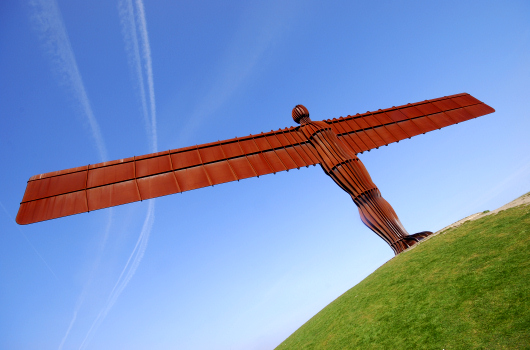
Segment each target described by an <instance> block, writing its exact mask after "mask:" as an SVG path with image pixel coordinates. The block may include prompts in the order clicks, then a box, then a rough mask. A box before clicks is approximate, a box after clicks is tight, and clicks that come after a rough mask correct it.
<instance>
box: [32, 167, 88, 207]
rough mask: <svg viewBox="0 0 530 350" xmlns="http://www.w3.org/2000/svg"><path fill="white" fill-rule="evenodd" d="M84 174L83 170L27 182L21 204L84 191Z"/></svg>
mask: <svg viewBox="0 0 530 350" xmlns="http://www.w3.org/2000/svg"><path fill="white" fill-rule="evenodd" d="M86 173H87V171H86V170H84V171H78V172H72V173H66V174H64V175H58V176H52V177H45V178H42V179H39V180H33V181H29V182H28V185H27V187H26V192H25V193H24V198H23V199H22V202H28V201H32V200H36V199H41V198H45V197H52V196H57V195H59V194H64V193H69V192H74V191H80V190H84V189H85V187H86Z"/></svg>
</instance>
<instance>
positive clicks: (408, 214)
mask: <svg viewBox="0 0 530 350" xmlns="http://www.w3.org/2000/svg"><path fill="white" fill-rule="evenodd" d="M442 3H443V4H442ZM142 8H143V10H142ZM460 92H468V93H471V94H472V95H474V96H475V97H477V98H478V99H480V100H482V101H484V102H486V103H487V104H489V105H491V106H492V107H493V108H495V109H496V110H497V111H496V112H495V113H494V114H491V115H487V116H484V117H480V118H478V119H475V120H472V121H468V122H465V123H462V124H458V125H454V126H451V127H448V128H445V129H442V130H441V131H434V132H431V133H429V134H426V135H422V136H418V137H415V138H413V139H411V140H406V141H403V142H400V143H399V144H394V145H390V146H388V147H383V148H381V149H378V150H374V151H372V152H369V153H365V154H362V155H360V158H361V160H362V161H363V162H364V163H365V165H366V167H367V168H368V170H369V171H370V173H371V175H372V177H373V180H374V182H375V183H376V184H377V185H378V186H379V188H380V190H381V192H382V194H383V196H384V197H385V198H386V199H387V200H388V201H389V202H390V203H391V204H392V205H393V207H394V209H395V210H396V212H397V213H398V215H399V216H400V218H401V221H402V222H403V224H404V225H405V227H406V228H407V229H408V231H409V232H411V233H414V232H417V231H423V230H432V231H435V230H438V229H440V228H442V227H444V226H445V225H447V224H450V223H452V222H454V221H456V220H458V219H461V218H463V217H465V216H467V215H470V214H473V213H475V212H479V211H483V210H486V209H494V208H496V207H498V206H500V205H502V204H504V203H506V202H508V201H510V200H512V199H514V198H516V197H518V196H520V195H522V194H523V193H526V192H528V191H530V137H529V132H528V131H529V130H530V118H529V111H530V99H529V98H528V97H529V96H530V3H529V2H528V1H503V2H500V1H444V2H434V1H432V2H426V1H382V2H378V4H374V2H371V1H365V2H359V1H357V2H353V1H344V2H340V1H331V2H329V1H328V2H316V1H269V2H258V1H230V2H217V1H215V2H214V1H211V2H208V1H206V2H189V1H186V2H182V1H181V2H175V1H148V0H145V2H144V3H141V1H140V3H138V2H134V3H128V2H127V1H126V0H118V1H85V2H80V1H76V2H74V1H59V2H58V3H54V2H52V1H48V0H36V1H33V2H32V1H22V0H21V1H14V0H7V1H2V2H1V4H0V118H1V124H0V125H1V127H0V162H1V163H0V164H2V171H1V172H0V240H1V241H0V348H2V349H118V348H120V349H147V348H156V349H272V348H274V346H276V345H277V344H279V343H280V342H281V341H282V340H283V339H285V338H286V337H287V336H288V335H289V334H291V333H292V332H293V331H294V330H295V329H297V328H298V327H299V326H300V325H301V324H303V323H304V322H305V321H307V320H308V319H309V318H310V317H312V316H313V315H314V314H315V313H316V312H317V311H319V310H320V309H321V308H323V307H324V306H325V305H327V304H328V303H330V302H331V301H332V300H334V299H335V298H336V297H338V296H339V295H341V294H342V293H344V292H345V291H346V290H348V289H349V288H351V287H352V286H354V285H355V284H356V283H358V282H359V281H360V280H362V279H363V278H364V277H365V276H367V275H368V274H370V273H371V272H372V271H374V270H375V269H376V268H377V267H379V266H380V265H382V264H383V263H385V262H386V261H388V259H390V258H391V257H392V256H393V253H392V251H391V249H390V247H388V246H387V245H386V244H385V243H384V242H383V241H382V240H381V239H379V238H378V237H377V236H376V235H375V234H374V233H372V232H371V231H370V230H369V229H367V228H366V227H365V226H364V225H363V224H362V223H361V220H360V219H359V215H358V213H357V208H356V207H355V205H354V204H353V203H352V201H351V199H350V198H349V196H348V195H346V194H345V193H344V192H342V190H340V188H339V187H338V186H336V185H335V184H334V183H333V182H332V181H331V179H329V178H327V176H326V175H325V174H324V173H323V171H322V170H321V169H320V167H318V166H317V167H311V168H309V169H305V168H304V169H301V170H295V171H290V172H288V173H279V174H276V175H267V176H264V177H261V178H259V179H257V178H253V179H248V180H243V181H241V182H236V183H229V184H223V185H220V186H215V187H213V188H204V189H200V190H196V191H191V192H187V193H184V194H178V195H173V196H168V197H163V198H159V199H156V200H151V201H144V202H141V203H134V204H128V205H124V206H120V207H116V208H113V209H111V210H100V211H95V212H91V213H88V214H81V215H76V216H71V217H67V218H62V219H57V220H52V221H48V222H43V223H37V224H32V225H28V226H18V225H16V224H15V221H14V217H15V216H16V213H17V210H18V205H19V202H20V200H21V199H22V195H23V193H24V189H25V186H26V181H27V180H28V178H29V177H30V176H32V175H35V174H40V173H45V172H49V171H55V170H61V169H65V168H71V167H75V166H81V165H86V164H93V163H98V162H101V161H103V160H113V159H119V158H125V157H130V156H133V155H142V154H145V153H150V152H152V151H154V150H167V149H174V148H178V147H184V146H189V145H194V144H201V143H204V142H211V141H217V140H222V139H226V138H232V137H234V136H246V135H248V134H250V133H259V132H261V131H270V130H271V129H277V128H280V127H285V126H291V125H293V121H292V119H291V117H290V113H291V109H292V107H293V106H294V105H296V104H298V103H302V104H305V105H306V106H307V107H308V108H309V110H310V112H311V116H312V118H313V119H314V120H319V119H327V118H333V117H339V116H344V115H347V114H354V113H357V112H365V111H367V110H374V109H379V108H386V107H391V106H393V105H400V104H405V103H408V102H416V101H420V100H424V99H430V98H436V97H441V96H445V95H451V94H456V93H460ZM403 293H404V294H406V293H407V291H406V290H403Z"/></svg>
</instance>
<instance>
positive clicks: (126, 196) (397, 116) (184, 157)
mask: <svg viewBox="0 0 530 350" xmlns="http://www.w3.org/2000/svg"><path fill="white" fill-rule="evenodd" d="M297 107H298V108H295V110H293V118H294V119H295V120H297V121H299V122H301V123H302V126H298V127H291V128H285V129H279V130H277V131H271V132H267V133H261V134H257V135H249V136H246V137H241V138H237V137H236V138H233V139H229V140H224V141H218V142H213V143H208V144H203V145H198V146H191V147H185V148H180V149H174V150H169V151H164V152H158V153H153V154H148V155H144V156H136V157H132V158H126V159H120V160H115V161H110V162H104V163H99V164H94V165H87V166H82V167H77V168H72V169H66V170H62V171H56V172H51V173H46V174H41V175H36V176H32V177H31V178H30V179H29V181H28V185H27V187H26V192H25V194H24V197H23V199H22V203H21V204H20V209H19V212H18V214H17V219H16V221H17V223H19V224H29V223H33V222H38V221H44V220H49V219H54V218H58V217H62V216H68V215H73V214H78V213H83V212H88V211H92V210H97V209H102V208H107V207H112V206H116V205H120V204H125V203H130V202H135V201H140V200H144V199H149V198H155V197H160V196H165V195H168V194H173V193H179V192H185V191H189V190H193V189H197V188H201V187H207V186H213V185H217V184H221V183H224V182H230V181H235V180H237V181H239V180H241V179H246V178H249V177H255V176H258V177H259V176H261V175H266V174H270V173H276V172H280V171H284V170H290V169H295V168H297V169H299V168H301V167H304V166H305V167H307V166H310V165H316V164H321V165H322V167H323V168H324V170H325V171H326V172H327V173H328V174H329V175H330V176H331V177H332V178H333V179H334V180H335V181H336V182H337V184H339V186H341V187H342V188H343V189H344V190H345V191H346V192H348V193H349V194H350V195H351V196H352V198H353V199H354V201H355V203H356V204H357V205H359V203H366V204H363V205H361V206H362V209H360V213H361V218H362V219H363V222H365V223H366V224H367V226H368V227H370V228H371V229H372V230H374V231H375V232H376V233H378V234H379V235H380V236H381V237H382V238H383V239H384V240H385V241H387V242H388V243H389V244H390V245H391V247H392V248H393V249H394V251H395V252H396V253H399V252H400V251H401V250H402V249H404V248H405V247H406V246H409V245H410V244H413V243H412V242H416V241H417V240H418V239H420V238H422V237H424V236H426V235H427V234H428V233H425V232H424V233H418V234H415V235H407V233H406V231H405V230H404V228H403V227H402V225H401V224H400V223H399V219H398V218H397V216H396V215H395V213H394V211H393V210H392V208H391V207H390V205H388V203H387V202H386V201H385V200H384V199H383V198H382V197H381V195H380V193H379V190H377V187H375V185H374V184H373V182H372V181H371V179H370V176H369V175H368V172H367V171H366V169H365V168H364V166H363V165H362V163H361V162H360V161H359V160H358V158H357V157H356V156H355V155H356V154H357V153H363V152H364V151H369V150H371V149H374V148H379V147H380V146H385V145H388V144H390V143H393V142H398V141H400V140H403V139H406V138H411V137H412V136H415V135H418V134H422V133H426V132H428V131H432V130H435V129H440V128H443V127H445V126H448V125H452V124H457V123H459V122H462V121H465V120H469V119H472V118H476V117H479V116H482V115H485V114H488V113H492V112H494V109H493V108H491V107H489V106H488V105H486V104H484V103H482V102H480V101H479V100H477V99H475V98H474V97H472V96H471V95H469V94H466V93H463V94H457V95H452V96H447V97H442V98H437V99H433V100H427V101H423V102H418V103H414V104H408V105H403V106H399V107H392V108H387V109H384V110H378V111H374V112H367V113H363V114H357V115H353V116H347V117H344V118H343V117H341V118H338V119H335V118H334V119H331V120H325V121H322V122H311V121H310V119H309V112H308V111H307V109H306V108H305V107H303V106H297ZM302 107H303V108H302ZM306 124H307V125H306ZM330 140H333V142H334V143H335V144H336V145H340V148H334V149H333V152H338V153H337V154H340V157H343V158H344V159H343V158H340V157H339V158H337V159H341V160H337V159H335V160H331V158H330V156H329V155H326V154H327V153H325V152H323V149H324V148H322V147H323V146H322V145H324V144H325V143H329V142H330ZM333 147H335V146H333ZM333 147H332V148H333ZM328 168H329V170H326V169H328ZM358 179H362V181H361V185H359V186H360V187H358V188H357V187H356V186H358V185H357V182H356V181H359V180H358ZM352 182H353V185H352ZM361 189H362V190H361ZM360 208H361V207H360ZM382 212H384V215H383V216H381V217H379V216H377V215H379V214H377V213H382ZM390 221H391V223H389V222H390ZM385 225H387V226H388V225H390V226H392V227H393V228H394V229H393V230H394V231H392V234H389V233H387V232H386V231H384V230H383V229H382V228H381V227H383V226H385Z"/></svg>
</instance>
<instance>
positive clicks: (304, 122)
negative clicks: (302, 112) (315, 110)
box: [300, 116, 311, 125]
mask: <svg viewBox="0 0 530 350" xmlns="http://www.w3.org/2000/svg"><path fill="white" fill-rule="evenodd" d="M309 122H311V118H309V116H307V117H302V119H300V125H304V124H307V123H309Z"/></svg>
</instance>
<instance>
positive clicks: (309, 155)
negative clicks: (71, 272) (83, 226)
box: [16, 128, 319, 225]
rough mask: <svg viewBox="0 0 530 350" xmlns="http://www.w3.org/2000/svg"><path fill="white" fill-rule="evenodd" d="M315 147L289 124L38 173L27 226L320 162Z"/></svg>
mask: <svg viewBox="0 0 530 350" xmlns="http://www.w3.org/2000/svg"><path fill="white" fill-rule="evenodd" d="M318 162H319V161H318V158H317V156H316V152H315V150H314V148H313V146H312V145H311V144H310V143H309V142H308V141H307V140H306V139H305V138H304V137H303V136H302V134H300V133H298V132H296V129H295V128H285V129H283V130H282V129H280V130H277V131H271V132H268V133H261V134H257V135H250V136H246V137H241V138H237V137H236V138H233V139H229V140H224V141H218V142H212V143H207V144H202V145H197V146H191V147H185V148H179V149H174V150H169V151H165V152H158V153H152V154H147V155H144V156H139V157H131V158H125V159H119V160H115V161H110V162H104V163H99V164H92V165H86V166H82V167H77V168H72V169H66V170H61V171H55V172H51V173H46V174H40V175H35V176H32V177H31V178H30V179H29V181H28V184H27V186H26V192H25V193H24V197H23V198H22V203H21V204H20V208H19V211H18V214H17V218H16V221H17V223H19V224H21V225H25V224H31V223H34V222H38V221H44V220H50V219H54V218H58V217H63V216H68V215H73V214H79V213H84V212H88V211H92V210H97V209H102V208H108V207H112V206H116V205H121V204H125V203H131V202H136V201H141V200H144V199H150V198H155V197H160V196H165V195H169V194H173V193H179V192H185V191H190V190H193V189H197V188H201V187H207V186H214V185H217V184H221V183H224V182H230V181H236V180H237V181H239V180H241V179H246V178H249V177H255V176H257V177H259V176H261V175H266V174H270V173H277V172H280V171H284V170H287V171H288V170H290V169H294V168H300V167H304V166H306V167H307V166H309V165H315V164H317V163H318Z"/></svg>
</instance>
